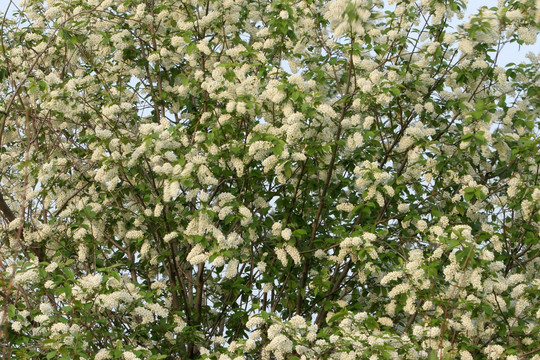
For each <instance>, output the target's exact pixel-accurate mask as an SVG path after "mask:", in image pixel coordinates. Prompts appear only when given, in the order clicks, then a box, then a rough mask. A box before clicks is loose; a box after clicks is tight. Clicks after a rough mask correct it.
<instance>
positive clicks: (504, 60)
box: [0, 0, 540, 65]
mask: <svg viewBox="0 0 540 360" xmlns="http://www.w3.org/2000/svg"><path fill="white" fill-rule="evenodd" d="M19 1H20V0H14V3H15V4H18V3H19ZM9 3H10V0H0V10H1V11H2V13H4V12H5V10H6V9H7V8H8V5H9ZM482 5H486V6H488V7H492V6H497V0H469V1H468V5H467V12H466V13H465V18H464V20H465V19H466V18H467V17H468V16H469V15H470V14H472V13H475V12H476V9H478V8H479V7H480V6H482ZM13 8H14V7H13V5H11V8H10V10H12V9H13ZM530 51H531V52H533V53H535V54H540V36H539V38H538V41H537V43H536V44H535V45H529V46H519V45H517V44H508V45H506V46H505V47H504V48H503V50H502V52H501V54H500V55H499V61H498V63H499V64H500V65H504V64H508V63H511V62H513V63H520V62H522V61H524V60H525V55H526V54H527V53H528V52H530Z"/></svg>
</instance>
